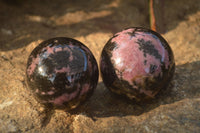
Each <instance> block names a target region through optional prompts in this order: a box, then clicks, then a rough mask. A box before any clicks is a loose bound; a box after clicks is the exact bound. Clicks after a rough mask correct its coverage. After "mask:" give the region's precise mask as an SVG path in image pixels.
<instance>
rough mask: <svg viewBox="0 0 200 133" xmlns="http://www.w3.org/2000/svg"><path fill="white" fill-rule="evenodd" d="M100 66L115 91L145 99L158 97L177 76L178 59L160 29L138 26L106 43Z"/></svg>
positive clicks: (136, 98) (106, 80) (107, 83)
mask: <svg viewBox="0 0 200 133" xmlns="http://www.w3.org/2000/svg"><path fill="white" fill-rule="evenodd" d="M100 69H101V75H102V78H103V82H104V84H105V85H106V87H107V88H108V89H109V90H111V91H112V92H114V93H116V94H119V95H124V96H126V97H128V98H129V99H133V100H136V101H142V100H147V99H151V98H154V97H155V95H156V94H157V93H158V92H159V91H160V90H161V89H165V88H166V87H167V85H168V84H169V82H170V80H171V79H172V77H173V74H174V71H175V61H174V56H173V52H172V50H171V48H170V46H169V45H168V43H167V42H166V40H165V39H164V38H163V37H162V36H161V35H160V34H158V33H156V32H154V31H152V30H149V29H145V28H141V27H134V28H128V29H125V30H123V31H121V32H119V33H116V34H115V35H114V36H113V37H112V38H111V39H110V40H109V41H108V42H107V44H106V45H105V46H104V49H103V51H102V54H101V60H100Z"/></svg>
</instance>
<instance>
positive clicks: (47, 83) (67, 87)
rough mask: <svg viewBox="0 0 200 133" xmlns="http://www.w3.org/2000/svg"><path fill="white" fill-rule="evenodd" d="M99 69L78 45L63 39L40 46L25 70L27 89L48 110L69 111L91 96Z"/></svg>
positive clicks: (53, 39)
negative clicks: (50, 108)
mask: <svg viewBox="0 0 200 133" xmlns="http://www.w3.org/2000/svg"><path fill="white" fill-rule="evenodd" d="M98 75H99V72H98V66H97V62H96V60H95V58H94V56H93V54H92V53H91V51H90V50H89V49H88V48H87V47H86V46H85V45H84V44H82V43H81V42H79V41H77V40H74V39H71V38H65V37H57V38H52V39H49V40H47V41H44V42H42V43H41V44H39V45H38V46H37V47H36V48H35V49H34V50H33V51H32V53H31V54H30V56H29V58H28V62H27V68H26V81H27V85H28V88H29V89H30V90H31V91H32V93H33V94H34V95H35V97H36V99H37V100H38V101H39V102H40V103H42V104H44V105H47V107H54V108H56V109H66V110H70V109H73V108H76V107H77V106H78V105H79V104H80V103H82V102H84V101H85V100H86V99H87V98H89V97H90V96H91V94H92V93H93V90H94V89H95V88H96V86H97V82H98Z"/></svg>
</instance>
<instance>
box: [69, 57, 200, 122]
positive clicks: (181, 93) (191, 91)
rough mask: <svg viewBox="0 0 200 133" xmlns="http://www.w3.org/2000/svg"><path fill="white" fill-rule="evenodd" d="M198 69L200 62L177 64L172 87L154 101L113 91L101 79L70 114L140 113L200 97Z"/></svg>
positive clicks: (94, 115) (92, 116)
mask: <svg viewBox="0 0 200 133" xmlns="http://www.w3.org/2000/svg"><path fill="white" fill-rule="evenodd" d="M199 68H200V61H197V62H192V63H187V64H183V65H178V66H176V70H175V74H174V77H173V79H172V81H171V82H170V84H169V86H168V87H167V88H166V89H165V90H162V91H160V92H159V93H158V94H157V95H156V97H155V98H154V99H152V100H151V101H146V102H140V103H137V102H134V101H130V100H128V99H126V98H124V97H120V96H117V95H115V94H113V93H111V92H110V91H109V90H108V89H107V88H106V87H105V86H104V84H103V82H100V83H99V84H98V86H97V88H96V90H95V92H94V94H93V96H92V97H91V98H90V99H89V100H88V101H87V102H86V103H85V104H83V105H82V106H79V108H77V109H75V110H73V111H71V113H72V114H79V113H84V114H86V115H88V116H89V117H91V118H100V117H111V116H128V115H135V116H139V115H142V114H143V113H146V112H149V111H151V110H153V109H155V108H157V107H159V106H160V105H166V104H173V103H175V102H177V101H180V100H183V99H187V98H188V99H192V98H195V97H199V96H200V84H199V83H198V81H200V77H199V73H198V72H199ZM197 71H198V72H197ZM183 82H184V83H183Z"/></svg>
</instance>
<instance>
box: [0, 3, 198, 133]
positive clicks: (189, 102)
mask: <svg viewBox="0 0 200 133" xmlns="http://www.w3.org/2000/svg"><path fill="white" fill-rule="evenodd" d="M148 7H149V4H148V1H146V0H140V1H139V0H138V1H136V0H105V1H102V0H88V1H87V2H86V1H82V0H67V1H65V0H57V1H54V0H42V1H41V0H34V1H31V0H0V73H1V74H0V132H3V133H4V132H5V133H7V132H48V133H51V132H52V133H54V132H56V133H62V132H74V133H81V132H83V133H84V132H95V133H96V132H100V133H101V132H111V133H116V132H117V133H118V132H123V133H124V132H126V133H132V132H144V133H146V132H149V133H151V132H152V133H156V132H159V133H162V132H168V133H169V132H180V133H186V132H187V133H188V132H192V133H198V132H200V1H199V0H176V1H175V0H174V1H170V0H166V1H164V2H160V1H159V0H155V1H154V8H155V9H154V10H155V17H156V24H157V31H158V32H159V33H161V34H162V35H163V37H164V38H165V39H166V40H167V41H168V43H169V45H170V46H171V48H172V50H173V52H174V56H175V62H176V71H175V74H174V77H173V80H172V82H171V83H170V85H169V87H168V88H167V89H166V90H164V91H162V92H161V93H159V94H158V95H157V97H156V98H155V99H153V100H152V101H150V102H145V103H132V102H130V101H127V100H126V99H123V98H119V97H117V96H115V95H113V94H111V93H110V92H109V91H108V90H107V89H106V87H105V86H104V84H103V82H102V80H101V78H100V80H99V83H98V86H97V89H96V90H95V92H94V94H93V96H92V97H91V98H90V99H89V100H88V101H87V102H86V103H85V104H83V105H82V106H80V107H79V108H78V109H77V110H75V111H72V112H65V111H62V110H55V111H48V110H45V108H44V107H43V106H42V105H40V104H39V103H38V102H37V101H36V100H35V99H34V97H33V96H32V94H31V93H30V91H29V89H28V88H27V86H26V84H25V68H26V62H27V58H28V56H29V54H30V52H31V51H32V50H33V49H34V48H35V47H36V46H37V45H38V44H39V43H40V42H42V41H44V40H46V39H50V38H52V37H60V36H62V37H71V38H75V39H77V40H79V41H81V42H83V43H84V44H85V45H86V46H87V47H89V48H90V50H91V51H92V52H93V54H94V56H95V57H96V59H97V61H99V58H100V54H101V51H102V48H103V46H104V45H105V43H106V42H107V41H108V39H109V38H110V37H112V35H113V34H114V33H116V32H118V31H121V30H122V29H124V28H127V27H136V26H142V27H146V28H149V27H150V24H149V8H148ZM43 112H46V114H45V113H43ZM44 119H45V121H43V120H44Z"/></svg>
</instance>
